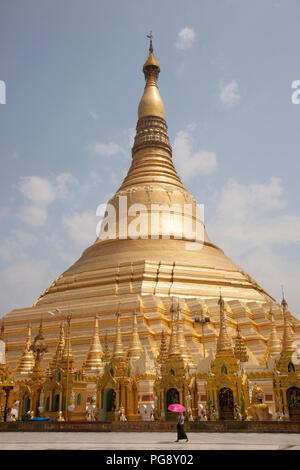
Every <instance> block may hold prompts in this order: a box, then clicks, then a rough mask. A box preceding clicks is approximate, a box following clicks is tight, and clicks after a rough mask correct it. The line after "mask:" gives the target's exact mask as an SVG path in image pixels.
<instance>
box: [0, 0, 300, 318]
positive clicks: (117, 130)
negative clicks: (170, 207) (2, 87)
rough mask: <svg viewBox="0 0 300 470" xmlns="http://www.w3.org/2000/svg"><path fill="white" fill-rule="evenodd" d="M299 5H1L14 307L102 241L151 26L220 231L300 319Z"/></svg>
mask: <svg viewBox="0 0 300 470" xmlns="http://www.w3.org/2000/svg"><path fill="white" fill-rule="evenodd" d="M299 15H300V3H299V1H297V0H285V1H283V0H254V1H252V2H248V1H242V0H236V1H235V0H231V1H230V0H220V1H217V0H213V1H212V0H208V1H203V0H201V1H199V0H189V1H179V0H164V1H162V0H160V1H155V0H154V1H151V2H150V1H145V0H130V1H129V0H126V1H125V0H119V1H117V0H115V1H111V0H110V1H108V0H107V1H104V0H64V1H61V0H51V1H50V0H43V1H41V0H25V1H24V0H19V1H17V0H9V1H8V0H7V1H6V2H5V1H2V2H1V5H0V57H1V67H0V80H4V81H5V83H6V89H7V96H6V104H5V105H2V104H0V125H1V146H0V156H1V170H2V171H1V185H0V195H1V203H0V221H1V225H0V227H1V228H0V270H1V273H0V281H1V286H2V289H1V296H0V315H2V314H5V313H7V312H8V311H9V310H10V309H12V308H14V307H21V306H28V305H30V304H31V303H33V302H34V301H35V300H36V298H37V297H38V296H39V294H40V293H41V292H42V291H43V290H45V289H46V288H47V287H48V286H49V284H50V283H51V282H52V281H53V280H54V279H55V278H56V277H58V276H59V275H60V274H61V273H62V272H63V271H65V270H66V269H67V268H68V267H69V265H70V264H72V262H74V261H75V260H76V259H77V258H78V257H79V256H80V254H81V252H82V251H83V249H84V248H85V247H86V246H87V245H88V244H89V243H91V242H92V241H93V240H94V239H95V228H94V227H95V226H96V218H95V216H94V214H95V211H96V208H97V205H98V204H100V203H103V202H105V201H106V199H107V196H108V195H110V194H111V193H113V192H114V191H115V190H116V189H117V188H118V186H119V185H120V183H121V180H122V178H123V176H124V174H125V173H126V172H127V169H128V167H129V165H130V158H131V154H130V137H131V136H132V132H133V129H134V128H135V125H136V120H137V106H138V103H139V100H140V97H141V96H142V93H143V87H144V77H143V74H142V65H143V63H144V61H145V59H146V56H147V48H148V40H147V39H146V34H147V33H148V32H149V30H152V31H153V35H154V49H155V53H156V55H157V57H158V59H159V60H160V63H161V74H160V78H159V87H160V92H161V95H162V97H163V100H164V102H165V107H166V119H167V123H168V126H169V135H170V139H171V143H172V144H173V146H174V150H175V152H174V153H175V155H174V160H175V163H176V167H177V169H178V170H179V173H180V175H181V176H182V179H183V181H184V183H185V185H186V187H187V188H188V189H189V190H190V191H191V193H192V194H193V195H194V196H196V197H197V199H198V201H199V202H200V203H204V204H205V222H206V226H207V230H208V233H209V236H210V238H211V239H212V240H213V241H215V242H216V243H218V244H219V245H220V246H221V247H222V248H223V249H224V250H225V252H226V254H228V255H229V256H230V257H231V258H232V259H233V260H234V261H236V262H237V263H238V264H240V265H241V266H242V267H243V268H244V269H245V270H246V271H247V272H248V273H249V274H251V275H252V276H253V277H254V278H255V279H256V280H257V281H258V282H259V283H261V285H262V286H263V287H265V288H266V289H267V290H268V291H269V292H270V293H271V294H272V295H273V296H275V297H276V298H277V299H278V300H280V297H281V284H284V286H285V292H286V297H287V300H288V302H289V306H290V309H291V311H293V313H295V314H296V315H297V316H299V313H300V312H299V308H298V305H299V301H300V294H299V287H298V283H299V277H300V276H299V275H300V263H299V261H300V250H299V242H300V211H299V202H300V200H299V199H300V198H299V120H300V105H294V104H292V102H291V95H292V92H293V90H292V89H291V84H292V82H293V81H294V80H297V79H300V70H299Z"/></svg>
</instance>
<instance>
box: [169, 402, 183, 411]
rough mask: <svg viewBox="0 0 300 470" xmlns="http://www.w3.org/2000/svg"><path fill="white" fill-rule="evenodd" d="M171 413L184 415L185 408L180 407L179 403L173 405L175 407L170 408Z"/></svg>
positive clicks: (170, 406)
mask: <svg viewBox="0 0 300 470" xmlns="http://www.w3.org/2000/svg"><path fill="white" fill-rule="evenodd" d="M168 410H169V411H175V413H182V412H183V411H185V407H184V406H182V405H179V403H173V405H169V406H168Z"/></svg>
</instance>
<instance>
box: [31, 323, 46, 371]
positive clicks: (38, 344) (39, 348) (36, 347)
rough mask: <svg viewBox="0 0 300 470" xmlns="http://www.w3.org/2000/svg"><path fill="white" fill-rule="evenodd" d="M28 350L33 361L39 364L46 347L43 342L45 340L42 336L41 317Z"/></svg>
mask: <svg viewBox="0 0 300 470" xmlns="http://www.w3.org/2000/svg"><path fill="white" fill-rule="evenodd" d="M30 350H31V351H33V354H34V357H35V361H36V362H39V361H40V360H41V359H42V357H43V355H44V353H45V352H47V350H48V346H47V344H46V342H45V338H44V335H43V319H42V317H41V321H40V328H39V332H38V334H37V335H36V336H35V338H34V340H33V343H32V345H31V346H30Z"/></svg>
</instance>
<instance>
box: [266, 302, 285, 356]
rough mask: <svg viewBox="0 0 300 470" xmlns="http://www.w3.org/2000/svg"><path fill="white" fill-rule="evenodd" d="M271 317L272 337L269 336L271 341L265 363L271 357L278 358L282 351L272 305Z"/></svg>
mask: <svg viewBox="0 0 300 470" xmlns="http://www.w3.org/2000/svg"><path fill="white" fill-rule="evenodd" d="M269 316H270V321H271V331H270V336H269V340H268V344H267V350H266V355H265V361H267V360H268V359H269V357H274V356H277V354H279V353H280V349H281V344H280V339H279V338H278V336H277V330H276V325H275V322H274V316H273V311H272V304H270V310H269Z"/></svg>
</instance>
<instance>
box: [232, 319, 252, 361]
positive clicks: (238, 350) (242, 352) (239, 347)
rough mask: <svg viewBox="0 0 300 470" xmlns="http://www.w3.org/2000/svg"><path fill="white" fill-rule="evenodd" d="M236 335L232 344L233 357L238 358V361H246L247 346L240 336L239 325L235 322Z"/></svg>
mask: <svg viewBox="0 0 300 470" xmlns="http://www.w3.org/2000/svg"><path fill="white" fill-rule="evenodd" d="M236 329H237V337H236V339H235V345H234V357H235V358H236V359H239V361H240V362H248V360H249V355H248V354H247V347H246V345H245V342H244V340H243V338H242V335H241V332H240V328H239V325H238V324H237V328H236Z"/></svg>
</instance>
